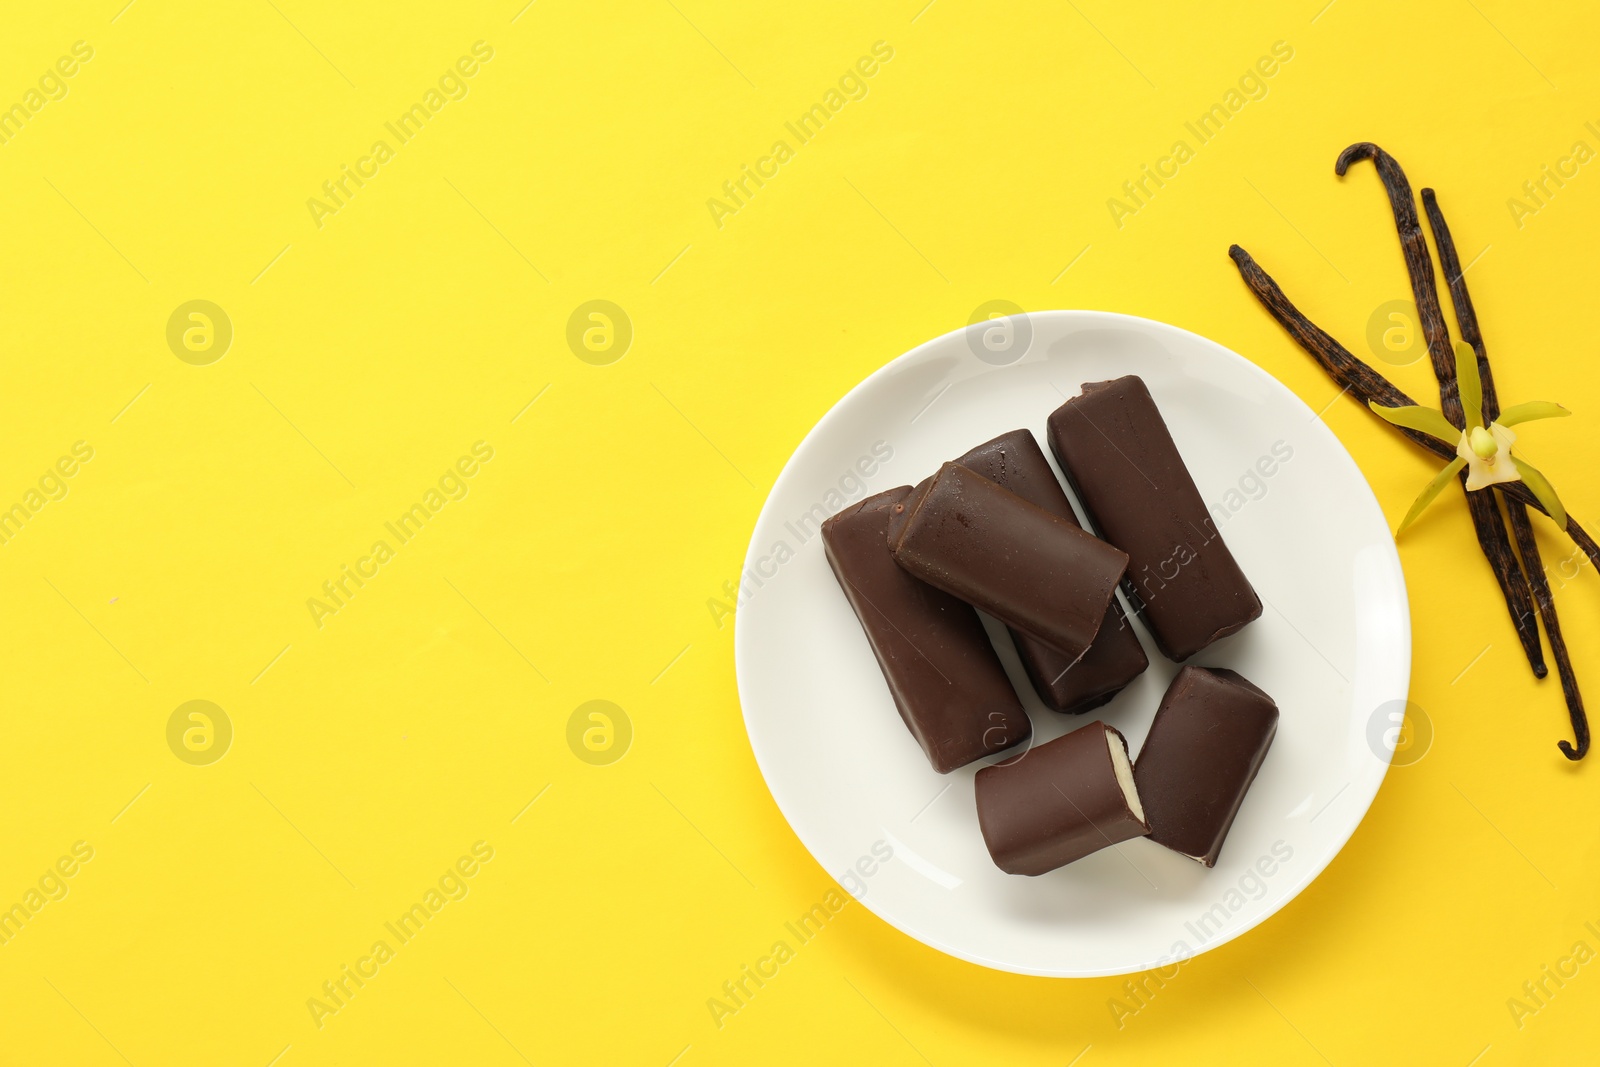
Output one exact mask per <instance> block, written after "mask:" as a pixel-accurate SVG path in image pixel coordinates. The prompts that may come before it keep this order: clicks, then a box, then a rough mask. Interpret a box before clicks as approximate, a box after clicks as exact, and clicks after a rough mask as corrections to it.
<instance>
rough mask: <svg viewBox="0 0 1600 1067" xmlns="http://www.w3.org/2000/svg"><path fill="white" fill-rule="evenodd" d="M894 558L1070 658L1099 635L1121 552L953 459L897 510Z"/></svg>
mask: <svg viewBox="0 0 1600 1067" xmlns="http://www.w3.org/2000/svg"><path fill="white" fill-rule="evenodd" d="M887 540H888V542H889V545H890V548H891V549H892V550H893V552H894V559H895V562H897V563H899V564H900V566H902V567H904V568H905V569H906V570H908V571H910V572H911V573H912V574H913V575H915V576H916V577H918V578H920V579H922V580H923V581H925V582H927V583H928V584H929V585H932V586H935V587H937V588H939V589H943V590H944V591H945V592H947V593H949V594H951V595H952V596H956V597H960V598H961V599H962V600H965V601H966V602H967V603H969V604H972V605H974V606H976V607H979V608H982V609H983V610H984V611H987V612H988V613H989V614H991V615H993V616H994V617H995V618H997V619H999V620H1000V621H1001V622H1003V623H1005V624H1006V625H1008V626H1011V627H1013V628H1015V629H1018V630H1021V631H1023V632H1024V633H1026V634H1027V635H1028V636H1030V637H1033V638H1035V639H1036V640H1039V641H1042V642H1043V643H1045V644H1047V645H1049V646H1050V647H1051V648H1053V649H1055V650H1056V651H1057V652H1059V653H1061V654H1062V655H1063V656H1064V657H1065V658H1066V659H1067V660H1068V661H1070V662H1076V661H1077V660H1078V659H1079V658H1080V657H1081V656H1082V655H1083V654H1084V652H1085V651H1086V650H1087V649H1088V648H1089V645H1090V643H1091V642H1093V640H1094V638H1095V635H1096V634H1097V633H1099V631H1100V624H1101V622H1102V621H1103V620H1104V619H1105V616H1106V612H1107V610H1108V609H1109V608H1110V606H1111V601H1112V599H1113V593H1114V591H1115V589H1116V585H1117V582H1118V581H1119V580H1120V579H1121V577H1122V573H1123V571H1124V570H1125V569H1126V567H1127V562H1128V557H1127V556H1126V555H1124V554H1123V553H1122V552H1120V551H1118V550H1117V549H1115V548H1112V547H1111V546H1110V545H1107V544H1106V543H1105V542H1103V541H1100V540H1098V539H1096V538H1094V537H1091V536H1090V535H1089V534H1086V533H1084V532H1083V531H1082V530H1080V529H1079V528H1078V527H1077V525H1075V524H1074V523H1071V522H1068V521H1066V520H1065V519H1062V518H1061V517H1059V516H1057V515H1052V514H1051V513H1050V512H1048V511H1046V510H1044V509H1043V508H1040V507H1037V506H1035V505H1033V504H1030V503H1028V502H1027V501H1026V500H1024V499H1023V498H1022V497H1020V496H1018V495H1017V494H1015V493H1013V492H1011V491H1009V490H1007V489H1003V488H1001V487H1000V486H998V485H996V484H995V483H994V482H991V481H990V480H989V479H987V478H984V477H982V476H980V475H978V474H975V473H974V472H972V471H971V470H968V469H967V468H966V467H963V466H960V465H959V464H956V463H946V464H945V465H944V466H943V467H940V468H939V473H938V474H936V475H934V476H933V478H932V479H931V480H929V481H928V482H926V483H925V484H924V485H922V486H919V487H918V488H917V489H916V490H914V491H913V492H912V494H911V496H910V497H908V498H907V500H906V503H905V504H904V505H902V506H901V508H900V509H899V514H898V515H897V517H896V519H895V522H894V524H893V526H892V528H891V529H890V530H889V531H888V538H887Z"/></svg>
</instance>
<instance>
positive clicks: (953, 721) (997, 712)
mask: <svg viewBox="0 0 1600 1067" xmlns="http://www.w3.org/2000/svg"><path fill="white" fill-rule="evenodd" d="M910 491H911V487H910V486H900V487H899V488H897V489H890V490H889V491H887V492H884V493H879V494H878V495H876V496H872V497H868V498H867V499H866V500H863V501H862V502H861V503H859V504H855V505H852V506H851V507H848V508H846V509H845V510H843V511H841V512H839V514H837V515H835V516H833V517H832V518H830V519H828V520H827V521H826V522H824V523H823V524H822V540H823V546H824V548H825V550H826V552H827V556H828V563H829V565H830V566H831V567H832V568H833V573H834V575H835V576H836V577H837V578H838V579H839V585H840V587H841V588H843V590H844V593H845V596H846V597H847V598H848V599H849V601H850V606H851V607H853V608H854V609H855V612H856V617H857V618H858V619H860V621H861V628H862V629H863V630H864V631H866V635H867V640H868V642H869V643H870V644H871V645H872V652H873V654H874V655H875V656H877V658H878V666H879V667H881V668H882V669H883V677H884V680H885V681H886V682H887V683H888V685H889V692H890V694H891V695H892V696H893V697H894V702H895V707H897V708H899V710H900V717H901V718H902V719H903V720H905V724H906V727H907V728H908V729H909V730H910V731H911V735H912V736H913V737H915V738H916V739H917V743H918V744H920V745H921V746H922V750H923V752H925V753H926V754H927V757H928V762H929V763H931V764H932V765H933V769H934V770H936V771H938V772H939V773H941V774H944V773H947V772H949V771H952V770H954V769H955V768H957V767H961V766H965V765H966V764H968V763H971V762H972V761H973V760H975V759H979V758H981V757H983V756H987V755H990V754H992V753H995V752H999V751H1001V750H1002V749H1006V748H1010V747H1011V746H1012V745H1015V744H1018V743H1020V742H1022V741H1026V740H1027V739H1028V738H1029V737H1031V736H1032V734H1033V727H1032V724H1031V723H1030V722H1029V721H1028V716H1027V713H1026V712H1024V711H1023V710H1022V704H1021V702H1020V701H1019V700H1018V699H1017V694H1016V690H1014V689H1013V688H1012V686H1011V680H1010V679H1009V678H1008V677H1007V676H1006V672H1005V668H1004V667H1002V666H1001V664H1000V657H999V656H998V655H997V654H996V653H995V650H994V645H993V644H992V643H990V641H989V635H988V633H987V632H986V631H985V630H984V628H983V623H982V622H980V621H979V619H978V615H977V613H976V612H975V611H973V610H972V608H971V607H970V606H969V605H967V604H964V603H962V602H961V601H960V600H958V599H956V598H955V597H953V596H951V595H949V594H948V593H943V592H940V591H939V590H937V589H935V588H933V587H932V586H930V585H926V584H924V583H923V582H920V581H918V580H917V579H916V578H914V577H912V576H911V575H910V574H909V573H907V572H906V571H905V570H903V569H902V568H901V567H899V566H897V565H896V564H895V562H894V559H893V558H892V557H891V556H890V554H889V544H888V523H889V514H890V509H891V508H892V507H893V506H894V505H896V504H898V503H900V502H901V501H902V500H904V499H905V497H906V495H907V494H908V493H909V492H910ZM841 743H842V742H841Z"/></svg>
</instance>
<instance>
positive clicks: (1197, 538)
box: [1050, 375, 1261, 662]
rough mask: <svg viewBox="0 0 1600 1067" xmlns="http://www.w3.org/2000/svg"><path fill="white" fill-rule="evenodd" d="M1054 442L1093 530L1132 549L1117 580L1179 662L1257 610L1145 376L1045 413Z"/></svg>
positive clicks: (1094, 389) (1165, 651) (1091, 386)
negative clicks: (1143, 379) (1120, 576)
mask: <svg viewBox="0 0 1600 1067" xmlns="http://www.w3.org/2000/svg"><path fill="white" fill-rule="evenodd" d="M1050 448H1051V450H1052V451H1054V452H1055V455H1056V460H1057V461H1058V462H1059V463H1060V464H1061V469H1062V470H1063V471H1064V472H1065V473H1066V475H1067V480H1068V481H1070V482H1071V483H1072V487H1073V489H1074V491H1075V492H1076V493H1077V495H1078V500H1079V501H1080V502H1081V503H1082V504H1083V509H1084V511H1085V512H1086V513H1087V514H1088V516H1089V521H1090V522H1091V523H1092V524H1093V525H1094V528H1095V530H1096V531H1097V532H1098V533H1099V534H1100V536H1101V537H1103V538H1105V539H1106V540H1107V541H1109V542H1110V543H1111V544H1113V545H1116V546H1117V547H1118V548H1120V549H1122V550H1123V551H1124V552H1126V553H1127V554H1128V573H1127V577H1126V578H1125V579H1124V581H1123V589H1124V590H1125V591H1126V592H1127V594H1128V599H1129V601H1130V602H1131V603H1132V604H1133V606H1134V611H1135V613H1136V614H1138V615H1139V617H1140V618H1142V619H1143V620H1144V623H1145V625H1146V626H1148V627H1149V628H1150V634H1151V636H1152V637H1154V638H1155V641H1156V645H1157V646H1158V647H1159V648H1160V649H1161V653H1162V655H1164V656H1166V657H1167V658H1168V659H1171V660H1174V661H1177V662H1181V661H1183V660H1186V659H1188V658H1189V657H1190V656H1192V655H1194V654H1195V653H1196V652H1199V651H1200V650H1201V649H1202V648H1205V647H1206V646H1207V645H1209V644H1211V643H1212V642H1213V641H1216V640H1218V639H1219V638H1223V637H1227V636H1228V635H1229V634H1231V633H1235V632H1237V631H1238V630H1240V629H1242V628H1243V627H1244V626H1245V624H1246V623H1248V622H1250V621H1251V620H1252V619H1256V618H1258V617H1260V615H1261V601H1260V599H1259V598H1258V597H1257V596H1256V593H1255V590H1254V589H1253V588H1251V586H1250V581H1249V579H1247V578H1246V577H1245V576H1244V572H1243V571H1241V570H1240V569H1239V564H1238V563H1236V562H1234V559H1233V554H1232V553H1231V552H1229V551H1228V546H1227V545H1226V544H1224V543H1223V541H1222V535H1221V534H1220V533H1218V532H1217V528H1216V523H1215V522H1213V521H1212V518H1211V514H1210V512H1208V511H1207V510H1206V505H1205V501H1203V500H1201V499H1200V491H1199V490H1198V489H1196V488H1195V485H1194V479H1192V478H1191V477H1189V470H1188V468H1187V467H1185V466H1184V465H1183V457H1182V456H1180V455H1179V454H1178V448H1177V446H1176V445H1174V444H1173V443H1172V434H1171V433H1169V432H1168V430H1167V424H1166V422H1164V421H1163V420H1162V418H1161V412H1160V411H1158V410H1157V409H1156V405H1155V401H1154V400H1152V399H1150V391H1149V390H1148V389H1146V388H1145V384H1144V382H1143V381H1141V380H1140V379H1139V378H1137V377H1136V376H1134V375H1129V376H1127V377H1125V378H1118V379H1117V380H1116V381H1111V382H1088V383H1085V385H1084V387H1083V395H1082V396H1078V397H1074V398H1073V399H1071V400H1069V401H1067V402H1066V403H1065V404H1062V405H1061V406H1060V407H1059V408H1057V409H1056V410H1055V412H1054V413H1053V414H1052V415H1051V416H1050Z"/></svg>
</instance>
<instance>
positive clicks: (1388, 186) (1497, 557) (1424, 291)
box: [1334, 141, 1549, 678]
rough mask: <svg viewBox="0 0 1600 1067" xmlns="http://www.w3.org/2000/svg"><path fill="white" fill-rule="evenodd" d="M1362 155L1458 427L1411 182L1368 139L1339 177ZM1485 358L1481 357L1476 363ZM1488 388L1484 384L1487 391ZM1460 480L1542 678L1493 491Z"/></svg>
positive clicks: (1524, 581)
mask: <svg viewBox="0 0 1600 1067" xmlns="http://www.w3.org/2000/svg"><path fill="white" fill-rule="evenodd" d="M1363 159H1370V160H1372V164H1373V166H1374V167H1376V168H1377V170H1378V178H1379V179H1380V180H1381V181H1382V182H1383V189H1384V192H1386V193H1387V194H1388V195H1389V206H1390V208H1391V209H1392V210H1393V213H1394V224H1395V229H1396V230H1397V231H1398V232H1399V235H1400V251H1401V253H1402V255H1403V256H1404V257H1405V261H1406V274H1407V275H1409V276H1410V279H1411V295H1412V297H1413V299H1415V301H1416V304H1417V318H1418V319H1420V320H1421V323H1422V336H1423V338H1424V340H1426V342H1427V346H1428V357H1429V360H1430V361H1431V362H1432V364H1433V374H1434V377H1435V378H1437V379H1438V381H1439V406H1440V408H1441V410H1443V411H1444V417H1445V418H1447V419H1449V420H1450V422H1451V424H1452V425H1454V426H1455V427H1456V428H1457V429H1462V428H1463V427H1465V425H1466V422H1465V416H1464V414H1463V412H1462V407H1461V389H1460V385H1459V383H1458V382H1457V380H1456V367H1455V353H1454V351H1453V350H1452V349H1451V347H1450V331H1449V328H1448V327H1447V326H1446V325H1445V321H1444V309H1443V308H1442V307H1441V306H1440V304H1439V288H1438V285H1437V284H1436V283H1435V281H1434V277H1433V259H1432V257H1431V256H1429V255H1428V242H1427V239H1426V238H1424V237H1423V236H1422V225H1421V222H1420V221H1419V220H1418V218H1417V206H1416V204H1415V203H1414V202H1413V201H1412V199H1411V183H1410V182H1409V181H1407V180H1406V175H1405V171H1404V170H1402V169H1401V167H1400V164H1399V163H1398V162H1397V161H1396V160H1395V158H1394V157H1393V156H1391V155H1390V154H1389V153H1387V152H1385V151H1384V150H1383V149H1381V148H1379V147H1378V146H1377V145H1375V144H1373V143H1371V142H1370V141H1362V142H1360V143H1358V144H1353V145H1351V146H1350V147H1349V148H1346V149H1345V150H1344V151H1343V152H1341V153H1340V154H1339V160H1338V162H1337V163H1335V164H1334V170H1335V172H1336V173H1338V174H1339V176H1340V177H1343V176H1344V173H1345V170H1346V169H1347V168H1348V167H1349V166H1350V164H1351V163H1354V162H1358V161H1360V160H1363ZM1458 268H1459V264H1458ZM1447 270H1448V268H1447ZM1465 339H1466V338H1465V335H1464V334H1463V340H1465ZM1484 363H1485V361H1484V360H1482V359H1481V358H1480V359H1479V367H1480V369H1481V368H1482V367H1483V366H1484ZM1491 388H1492V387H1491V386H1485V387H1484V393H1485V395H1486V396H1487V395H1488V393H1489V391H1490V389H1491ZM1459 480H1460V482H1461V485H1462V490H1461V491H1462V493H1463V495H1465V496H1466V498H1467V513H1468V514H1469V515H1470V516H1471V517H1472V528H1473V530H1474V532H1476V534H1477V535H1478V547H1479V548H1481V549H1482V550H1483V556H1484V558H1485V559H1486V560H1488V561H1489V568H1490V570H1492V571H1493V572H1494V577H1495V581H1497V582H1498V583H1499V584H1500V595H1501V597H1502V598H1504V600H1505V602H1506V611H1507V612H1508V613H1509V614H1510V615H1511V625H1512V626H1513V627H1514V628H1515V629H1516V631H1517V638H1518V640H1520V641H1521V642H1522V651H1523V652H1524V653H1525V654H1526V655H1527V657H1528V663H1529V665H1530V666H1531V667H1532V668H1533V673H1534V675H1535V676H1536V677H1539V678H1543V677H1544V676H1545V675H1546V674H1548V673H1549V669H1548V668H1547V667H1546V666H1545V663H1544V650H1543V648H1541V647H1540V644H1539V626H1538V624H1537V623H1536V622H1535V621H1534V609H1533V597H1532V595H1531V593H1530V592H1529V589H1528V578H1527V576H1526V575H1524V574H1523V573H1522V570H1521V568H1520V567H1519V566H1518V564H1517V557H1516V555H1515V554H1514V553H1513V552H1512V551H1511V538H1510V536H1509V535H1508V534H1507V533H1506V524H1505V521H1504V520H1503V519H1502V518H1501V517H1500V509H1499V508H1498V507H1496V506H1495V501H1494V496H1493V495H1492V494H1490V493H1474V492H1471V491H1469V490H1468V489H1467V488H1466V482H1467V475H1466V472H1465V471H1463V472H1462V473H1461V475H1460V479H1459Z"/></svg>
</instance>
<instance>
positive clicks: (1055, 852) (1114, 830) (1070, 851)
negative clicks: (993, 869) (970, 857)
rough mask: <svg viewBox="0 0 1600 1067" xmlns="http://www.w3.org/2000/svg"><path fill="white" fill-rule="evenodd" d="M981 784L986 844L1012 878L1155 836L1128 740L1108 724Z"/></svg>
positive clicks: (1033, 754) (993, 770) (1002, 768)
mask: <svg viewBox="0 0 1600 1067" xmlns="http://www.w3.org/2000/svg"><path fill="white" fill-rule="evenodd" d="M974 786H975V789H976V792H977V797H978V826H979V828H980V829H981V830H982V831H983V843H984V844H986V845H988V846H989V856H990V858H992V859H993V860H994V862H995V866H997V867H999V868H1000V869H1001V870H1002V871H1005V872H1006V873H1007V874H1044V873H1045V872H1046V871H1053V870H1055V869H1056V868H1057V867H1061V866H1064V865H1066V864H1068V863H1071V862H1072V861H1073V860H1079V859H1082V858H1083V857H1085V856H1087V855H1089V854H1090V853H1091V852H1098V851H1099V850H1100V849H1102V848H1105V847H1106V846H1108V845H1114V844H1116V843H1117V842H1119V841H1127V840H1129V839H1131V838H1135V837H1143V836H1144V835H1145V834H1147V833H1149V832H1150V826H1149V824H1148V823H1146V822H1145V814H1144V811H1143V809H1142V808H1141V807H1140V803H1139V792H1138V789H1137V787H1136V786H1135V784H1134V774H1133V769H1132V768H1131V767H1130V766H1129V765H1128V742H1127V740H1126V739H1124V738H1123V736H1122V734H1121V733H1119V732H1117V731H1116V730H1113V729H1112V728H1111V727H1109V726H1107V725H1106V724H1105V723H1103V722H1093V723H1090V724H1089V725H1088V726H1085V727H1083V728H1082V729H1080V730H1074V731H1073V732H1072V733H1070V734H1067V735H1065V736H1064V737H1058V738H1056V739H1055V740H1054V741H1050V742H1047V743H1045V744H1043V745H1040V746H1038V747H1037V748H1034V749H1032V750H1030V751H1029V752H1028V753H1027V754H1025V755H1024V756H1022V757H1021V758H1019V759H1017V760H1015V761H1014V762H1007V763H1001V764H996V765H995V766H993V767H985V768H983V769H982V770H981V771H979V772H978V774H977V777H976V778H975V779H974Z"/></svg>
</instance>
